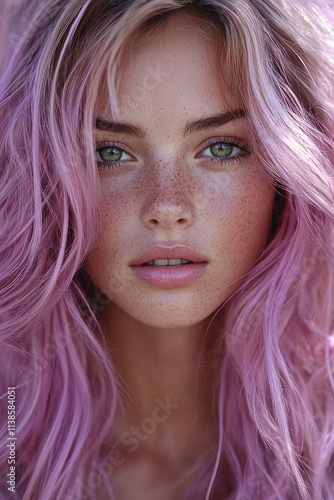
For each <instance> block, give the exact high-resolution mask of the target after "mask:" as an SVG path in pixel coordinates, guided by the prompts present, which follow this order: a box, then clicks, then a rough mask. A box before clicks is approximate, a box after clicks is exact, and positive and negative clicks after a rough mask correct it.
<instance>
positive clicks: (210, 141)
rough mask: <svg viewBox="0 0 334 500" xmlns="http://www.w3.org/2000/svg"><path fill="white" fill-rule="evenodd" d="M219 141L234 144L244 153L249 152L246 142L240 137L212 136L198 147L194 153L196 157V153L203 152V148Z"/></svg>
mask: <svg viewBox="0 0 334 500" xmlns="http://www.w3.org/2000/svg"><path fill="white" fill-rule="evenodd" d="M219 143H224V144H231V146H235V147H236V148H239V149H241V150H242V151H244V152H245V153H251V150H250V148H249V146H248V144H247V142H246V141H245V140H244V139H240V138H237V137H232V136H229V137H212V138H210V139H208V140H207V141H205V143H204V144H202V146H201V149H200V151H199V153H198V154H197V155H196V157H198V155H200V154H201V153H203V151H205V149H207V148H209V147H210V146H213V145H214V144H219Z"/></svg>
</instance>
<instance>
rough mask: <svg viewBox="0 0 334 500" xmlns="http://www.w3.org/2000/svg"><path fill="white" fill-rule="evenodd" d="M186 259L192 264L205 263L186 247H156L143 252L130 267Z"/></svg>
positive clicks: (198, 254)
mask: <svg viewBox="0 0 334 500" xmlns="http://www.w3.org/2000/svg"><path fill="white" fill-rule="evenodd" d="M157 259H159V260H160V259H161V260H166V259H168V260H169V259H186V260H191V261H192V262H196V263H199V262H207V261H206V258H205V257H204V256H203V255H201V254H200V253H198V252H196V250H194V249H193V248H191V247H189V246H187V245H156V246H153V247H151V248H147V249H146V250H144V251H143V252H142V253H141V254H140V255H138V257H136V258H135V259H134V260H133V261H132V262H131V263H130V266H140V265H142V264H145V263H146V262H150V261H151V260H157Z"/></svg>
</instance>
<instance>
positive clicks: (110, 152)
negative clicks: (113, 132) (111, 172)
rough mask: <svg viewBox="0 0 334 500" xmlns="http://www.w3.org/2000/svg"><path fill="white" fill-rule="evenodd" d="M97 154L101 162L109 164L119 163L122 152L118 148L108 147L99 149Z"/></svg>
mask: <svg viewBox="0 0 334 500" xmlns="http://www.w3.org/2000/svg"><path fill="white" fill-rule="evenodd" d="M98 154H99V156H100V158H101V160H102V161H106V162H111V161H119V160H120V159H121V158H122V154H123V151H122V150H121V149H119V148H115V147H108V148H101V149H99V150H98Z"/></svg>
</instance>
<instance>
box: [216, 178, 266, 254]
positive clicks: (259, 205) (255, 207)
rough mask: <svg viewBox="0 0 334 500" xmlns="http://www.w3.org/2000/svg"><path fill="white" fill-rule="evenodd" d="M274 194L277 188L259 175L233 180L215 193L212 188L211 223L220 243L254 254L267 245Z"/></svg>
mask: <svg viewBox="0 0 334 500" xmlns="http://www.w3.org/2000/svg"><path fill="white" fill-rule="evenodd" d="M206 195H208V193H206ZM274 196H275V191H274V189H273V187H272V186H271V185H270V184H269V183H268V182H267V181H266V180H265V179H263V178H260V177H258V176H256V177H254V176H251V177H250V178H249V179H244V180H241V181H240V180H239V182H236V183H235V184H233V183H230V185H229V186H228V188H227V189H219V187H218V188H215V194H214V193H213V192H212V190H211V196H210V199H211V204H210V210H209V211H208V214H209V217H207V225H208V227H210V228H211V230H214V234H215V239H216V241H218V246H219V247H220V248H222V250H223V251H229V252H236V253H238V254H240V255H244V256H247V255H249V256H250V258H252V257H254V256H255V255H256V254H257V252H258V251H259V249H262V248H264V246H265V245H266V241H267V236H268V232H269V230H270V227H271V219H272V210H273V203H274Z"/></svg>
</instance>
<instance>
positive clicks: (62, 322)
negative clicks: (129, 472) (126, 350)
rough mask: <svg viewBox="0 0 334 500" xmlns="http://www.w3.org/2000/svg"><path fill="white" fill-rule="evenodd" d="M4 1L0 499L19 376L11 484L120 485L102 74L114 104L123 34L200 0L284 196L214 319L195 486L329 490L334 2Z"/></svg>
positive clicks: (194, 7)
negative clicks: (88, 262)
mask: <svg viewBox="0 0 334 500" xmlns="http://www.w3.org/2000/svg"><path fill="white" fill-rule="evenodd" d="M6 5H7V7H6V8H5V7H4V6H2V12H1V16H2V17H1V24H2V25H1V30H0V32H1V37H2V38H1V43H2V45H1V51H0V56H1V60H0V69H1V73H0V74H1V77H0V137H1V141H0V176H1V191H0V192H1V199H0V207H1V212H0V213H1V219H0V220H1V226H0V227H1V240H0V286H1V297H0V304H1V318H0V325H1V337H0V341H1V362H0V383H1V400H0V401H1V405H0V412H1V434H0V436H1V450H0V467H1V469H0V475H1V481H2V482H3V484H2V485H1V488H0V491H1V492H2V495H3V497H4V498H6V495H8V491H7V486H8V485H7V484H4V483H5V480H4V479H5V478H6V474H7V473H8V464H7V460H8V448H7V447H6V443H7V437H8V429H7V388H8V387H9V386H10V387H13V386H15V387H16V435H17V453H16V478H17V486H16V488H17V495H18V498H20V499H23V500H35V499H39V498H40V499H43V500H58V499H59V500H63V499H75V498H77V499H78V500H79V499H85V498H90V499H97V498H107V497H108V498H114V495H113V492H112V487H111V485H110V475H111V474H112V466H111V465H110V464H111V462H110V453H112V449H111V448H112V446H109V447H108V446H106V444H107V443H108V442H109V441H110V438H111V435H112V429H113V420H114V416H115V411H116V408H117V407H118V405H121V404H122V403H121V397H120V387H119V384H118V381H117V378H116V374H115V370H114V367H113V364H112V361H111V358H110V355H109V353H108V345H107V341H106V339H105V337H104V334H103V331H102V329H101V327H100V325H99V322H98V319H97V312H98V310H99V308H100V307H101V304H103V296H101V294H99V293H97V294H94V293H92V292H91V287H89V286H87V284H86V278H85V276H84V271H83V267H84V264H85V259H86V257H87V255H88V253H89V251H90V250H91V249H92V247H93V245H94V243H95V241H96V239H97V237H98V234H99V217H98V213H97V200H98V198H99V179H98V174H97V169H96V165H95V155H94V138H93V124H94V118H95V116H94V113H95V102H96V99H97V95H98V92H99V89H100V87H101V82H102V81H103V78H104V77H105V75H108V79H109V80H108V81H109V89H110V100H111V105H112V109H113V110H114V111H115V112H117V102H116V98H115V96H116V90H117V68H118V67H119V65H120V64H121V61H122V55H123V51H124V48H125V46H126V44H127V43H129V42H130V41H131V40H133V37H135V36H137V35H138V33H140V36H142V37H148V36H158V34H159V30H163V29H164V27H165V25H166V20H167V18H168V15H171V14H172V13H173V14H175V15H181V13H184V12H188V14H189V15H194V14H196V15H200V17H201V18H202V20H203V27H204V29H203V33H204V36H205V33H207V32H208V30H215V31H216V32H217V33H219V35H220V44H221V51H222V56H223V57H224V60H227V61H228V68H229V71H230V74H229V78H228V79H229V81H230V83H233V85H234V88H235V90H236V92H237V93H238V95H239V96H240V99H242V102H243V105H244V107H245V109H246V111H247V115H248V116H249V120H250V122H251V125H252V130H253V135H254V140H253V143H254V155H255V157H256V158H257V160H258V163H259V165H260V168H261V169H262V170H263V172H264V173H265V175H267V176H268V179H269V180H270V181H271V182H272V183H273V185H274V186H275V187H276V191H277V196H276V203H275V209H274V213H273V222H272V230H271V234H270V238H269V241H268V245H267V247H266V248H265V250H264V251H263V253H262V255H261V256H260V257H259V259H258V260H257V261H256V262H255V263H254V265H253V267H252V269H251V270H250V271H249V273H248V274H247V275H246V276H244V277H242V279H241V280H240V286H239V287H238V289H237V290H236V292H235V293H234V294H233V295H232V296H231V297H229V299H228V300H227V301H226V303H224V304H222V305H221V307H220V308H219V310H217V311H216V313H215V316H214V319H213V321H212V324H211V325H210V326H209V328H208V331H207V332H206V336H205V339H204V343H203V352H204V350H206V352H210V355H211V356H212V362H213V364H214V367H215V375H216V376H215V380H214V381H213V387H212V394H211V404H212V411H213V413H214V415H216V417H217V425H218V427H219V442H218V443H217V446H216V449H215V450H214V453H211V454H208V455H207V456H203V457H199V459H198V464H197V466H196V468H195V469H194V471H193V474H192V475H191V481H190V483H189V484H188V487H187V489H186V492H185V494H184V498H185V499H189V500H190V499H194V498H203V499H207V500H208V499H209V498H228V499H237V500H246V499H249V500H253V499H257V498H258V499H261V500H262V499H263V500H269V499H272V500H273V499H282V500H287V499H291V500H292V499H294V500H295V499H297V498H301V499H303V500H320V499H328V500H329V499H331V498H333V496H334V375H333V372H334V336H333V327H334V324H333V302H334V296H333V290H334V289H333V269H334V268H333V260H334V259H333V248H334V246H333V243H334V241H333V240H334V238H333V235H334V231H333V221H334V183H333V177H334V176H333V162H334V155H333V104H332V103H333V102H334V101H333V90H332V89H333V74H334V47H333V42H332V39H333V34H332V33H333V31H332V27H331V23H330V22H329V20H328V16H326V13H327V11H328V8H327V7H326V6H325V4H324V6H323V8H319V7H316V5H315V4H314V2H311V1H310V2H308V1H306V0H305V1H303V2H302V1H297V0H239V1H237V2H236V1H234V0H199V1H193V0H149V1H142V0H109V1H104V0H86V1H84V0H70V1H63V0H62V1H54V0H48V1H46V0H40V1H37V0H31V1H30V2H29V5H27V4H26V2H23V1H20V0H13V1H12V2H8V3H7V4H6ZM181 9H182V10H181ZM203 33H201V32H199V33H198V36H202V35H203ZM224 76H226V75H224ZM222 77H223V76H222ZM144 90H145V89H144ZM136 98H140V97H138V96H137V97H136V96H135V97H134V105H135V100H136ZM116 285H117V283H116V284H115V286H116ZM201 362H202V361H201V360H200V359H199V363H201ZM101 492H102V493H101Z"/></svg>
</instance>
